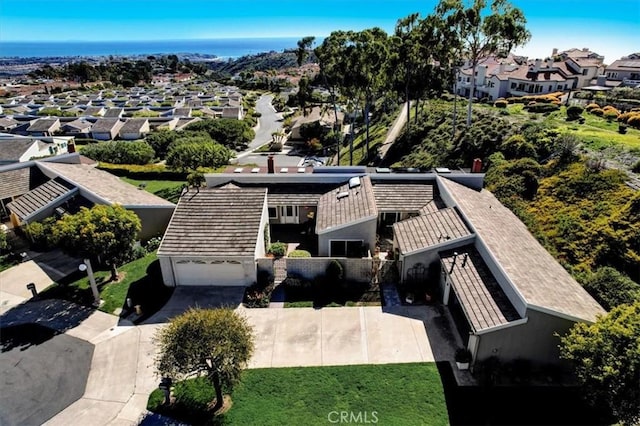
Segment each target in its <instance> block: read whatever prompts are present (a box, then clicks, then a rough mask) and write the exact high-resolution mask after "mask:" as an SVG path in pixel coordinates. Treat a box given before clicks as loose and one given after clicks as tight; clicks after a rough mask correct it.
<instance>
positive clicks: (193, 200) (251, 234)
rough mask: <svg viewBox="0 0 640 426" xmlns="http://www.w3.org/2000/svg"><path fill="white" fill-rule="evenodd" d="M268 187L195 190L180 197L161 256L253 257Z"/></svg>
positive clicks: (260, 230)
mask: <svg viewBox="0 0 640 426" xmlns="http://www.w3.org/2000/svg"><path fill="white" fill-rule="evenodd" d="M266 196H267V190H266V188H238V187H237V186H235V185H226V186H224V187H221V188H211V189H201V190H200V191H199V192H195V191H194V190H191V191H190V192H187V193H186V194H185V195H183V196H182V197H181V198H180V201H179V202H178V206H177V207H176V210H175V212H174V213H173V217H172V218H171V222H170V223H169V226H168V228H167V231H166V232H165V235H164V238H163V239H162V243H161V245H160V248H159V249H158V255H179V256H215V257H221V256H222V257H224V256H253V255H254V254H255V250H256V242H257V241H258V235H259V233H260V232H263V230H262V229H260V224H261V219H262V213H263V208H264V205H265V198H266Z"/></svg>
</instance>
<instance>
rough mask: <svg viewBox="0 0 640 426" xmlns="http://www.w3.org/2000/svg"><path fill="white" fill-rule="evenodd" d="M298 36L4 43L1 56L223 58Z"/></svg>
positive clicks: (291, 43)
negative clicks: (181, 55) (189, 55)
mask: <svg viewBox="0 0 640 426" xmlns="http://www.w3.org/2000/svg"><path fill="white" fill-rule="evenodd" d="M298 40H299V38H297V37H287V38H228V39H211V40H165V41H159V40H154V41H105V42H102V41H92V42H88V41H87V42H83V41H66V42H50V41H49V42H32V41H29V42H22V41H20V42H17V41H16V42H13V41H12V42H0V57H19V58H30V57H57V56H71V57H81V56H108V55H114V56H119V55H123V56H126V55H153V54H172V53H173V54H178V53H200V54H207V55H215V56H218V57H221V58H238V57H240V56H244V55H250V54H255V53H261V52H269V51H272V50H273V51H276V52H281V51H283V50H284V49H292V48H295V47H296V42H297V41H298Z"/></svg>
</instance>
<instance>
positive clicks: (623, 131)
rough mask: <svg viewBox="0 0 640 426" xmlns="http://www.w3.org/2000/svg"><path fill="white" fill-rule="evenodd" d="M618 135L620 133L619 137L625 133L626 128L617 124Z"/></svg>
mask: <svg viewBox="0 0 640 426" xmlns="http://www.w3.org/2000/svg"><path fill="white" fill-rule="evenodd" d="M618 133H620V134H621V135H624V134H625V133H627V126H626V125H625V124H622V123H620V124H618Z"/></svg>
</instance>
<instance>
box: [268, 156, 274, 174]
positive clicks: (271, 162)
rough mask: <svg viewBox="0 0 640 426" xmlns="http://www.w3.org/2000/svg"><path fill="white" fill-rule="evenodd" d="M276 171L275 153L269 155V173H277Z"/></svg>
mask: <svg viewBox="0 0 640 426" xmlns="http://www.w3.org/2000/svg"><path fill="white" fill-rule="evenodd" d="M275 172H276V167H275V162H274V160H273V154H272V155H269V157H268V158H267V173H272V174H273V173H275Z"/></svg>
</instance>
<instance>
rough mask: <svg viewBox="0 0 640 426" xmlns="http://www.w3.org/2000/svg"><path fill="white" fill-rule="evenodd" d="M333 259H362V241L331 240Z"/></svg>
mask: <svg viewBox="0 0 640 426" xmlns="http://www.w3.org/2000/svg"><path fill="white" fill-rule="evenodd" d="M329 255H330V256H331V257H362V240H331V243H330V247H329Z"/></svg>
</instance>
